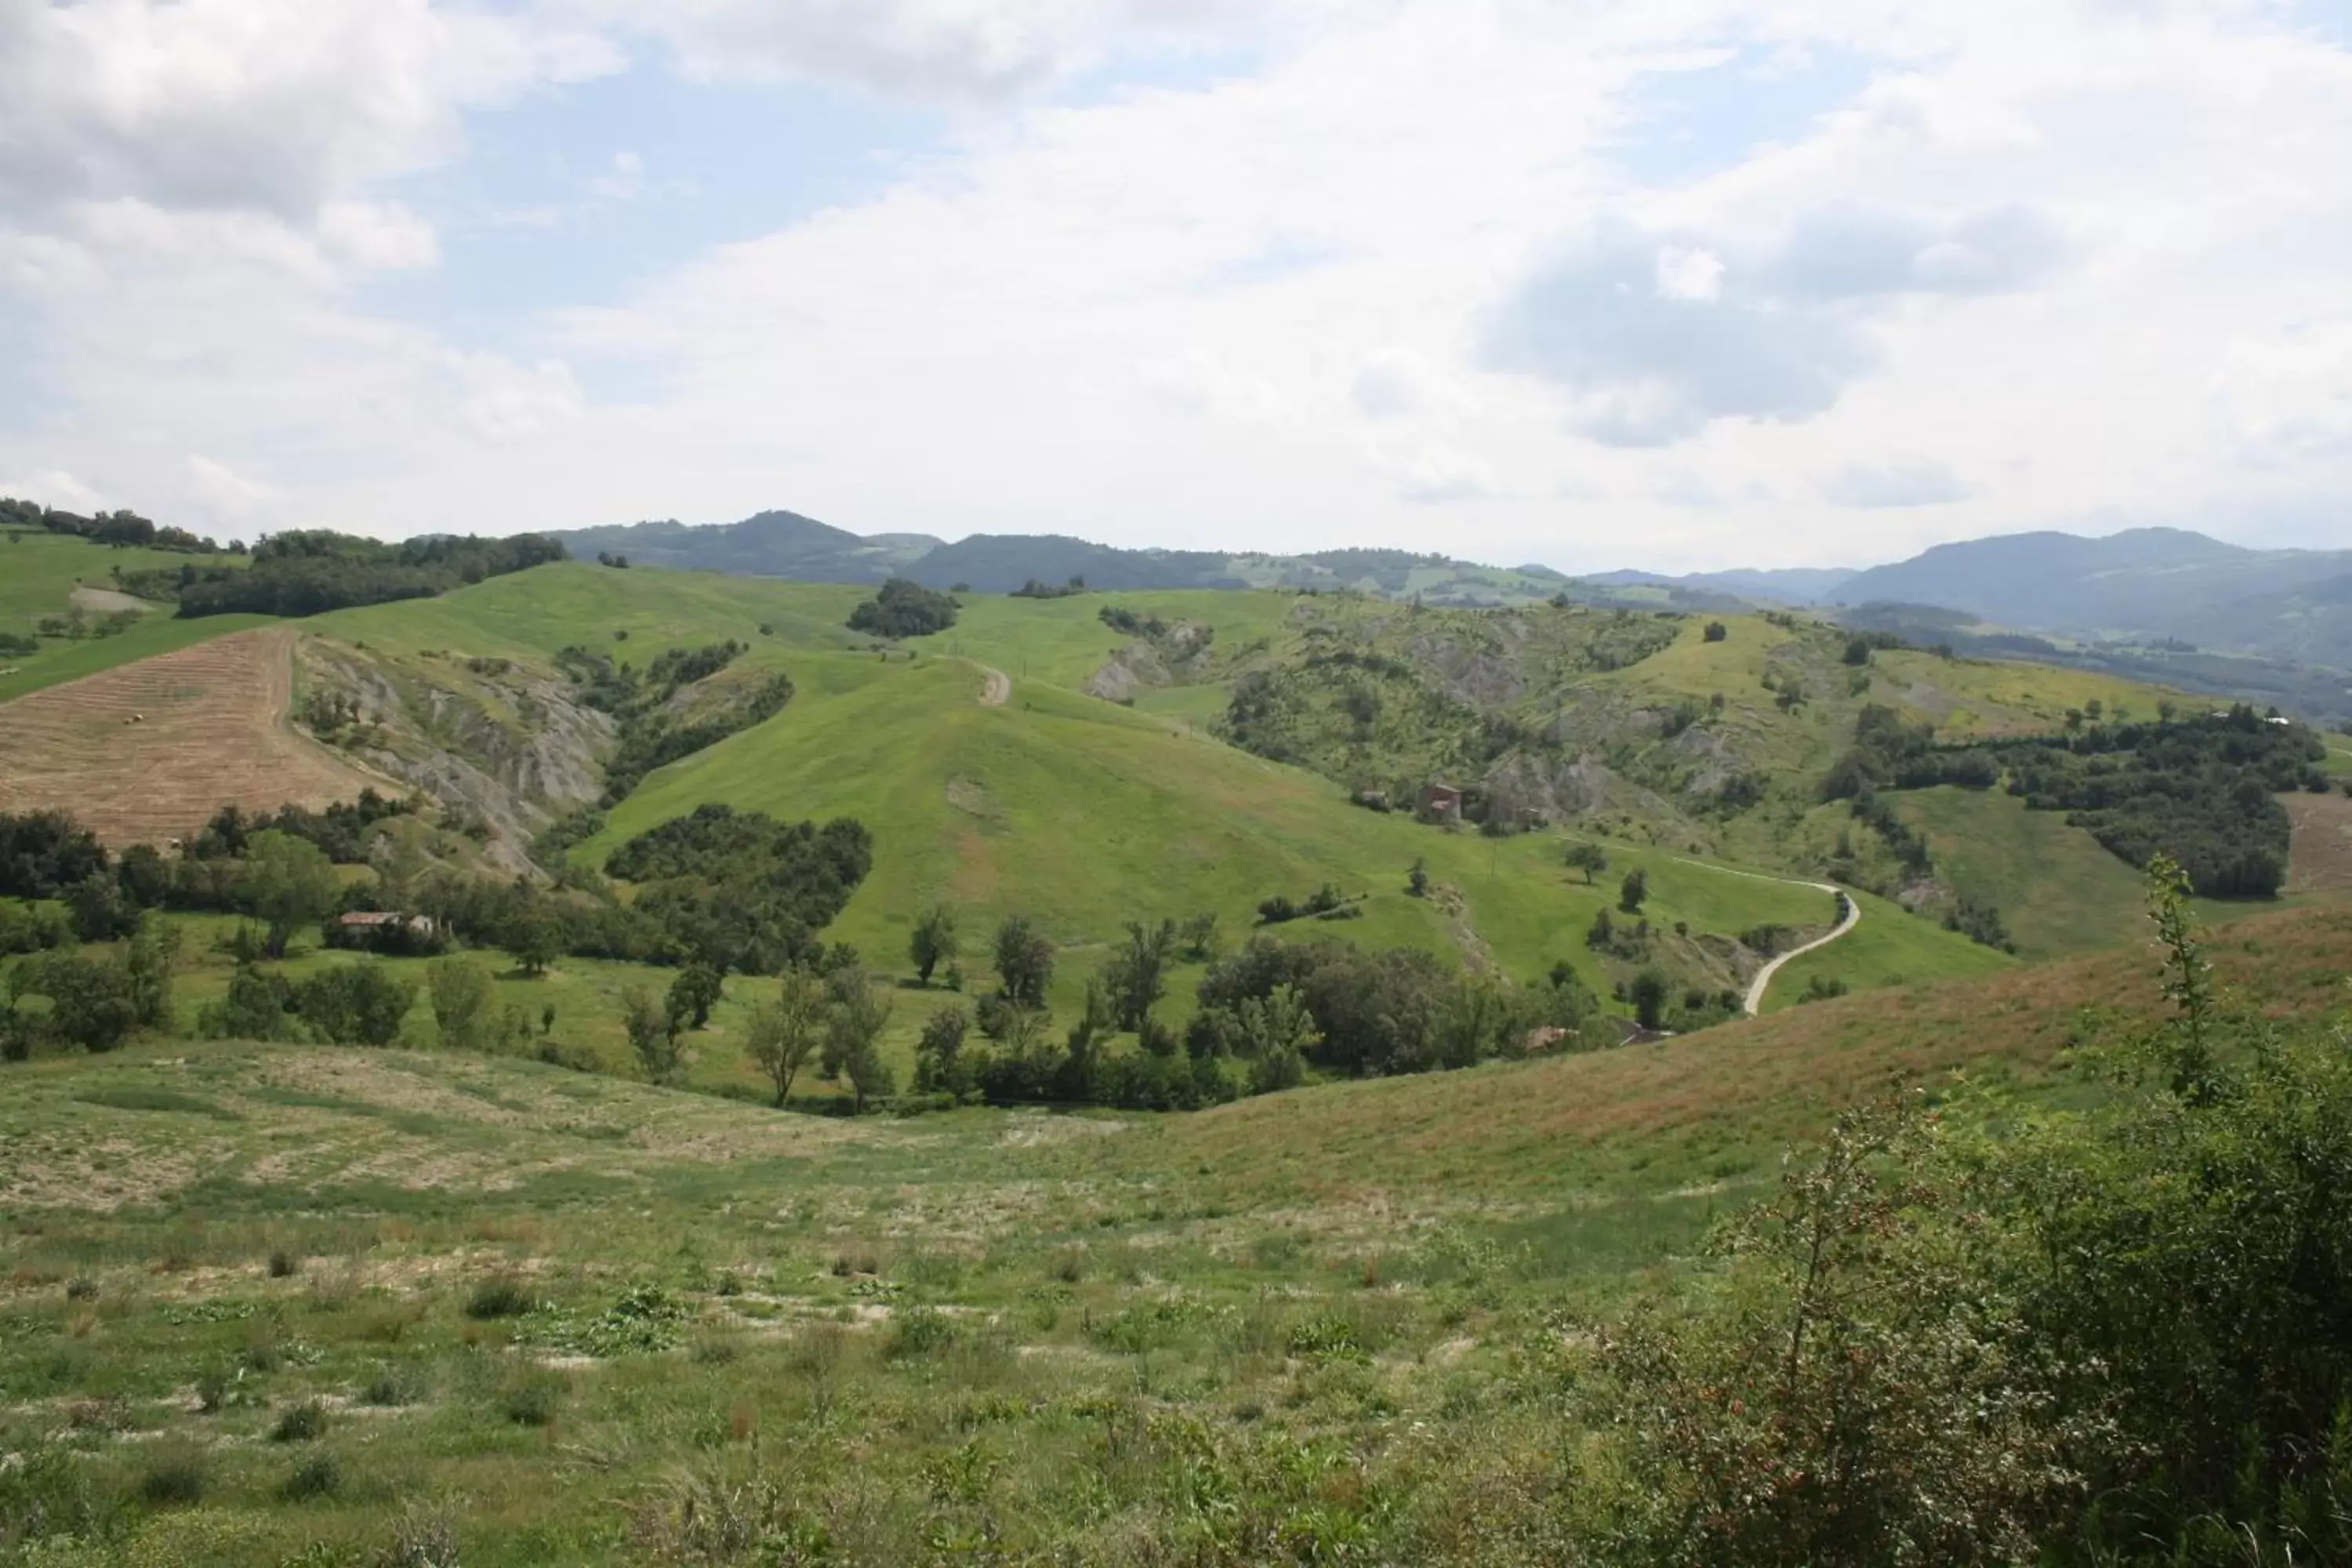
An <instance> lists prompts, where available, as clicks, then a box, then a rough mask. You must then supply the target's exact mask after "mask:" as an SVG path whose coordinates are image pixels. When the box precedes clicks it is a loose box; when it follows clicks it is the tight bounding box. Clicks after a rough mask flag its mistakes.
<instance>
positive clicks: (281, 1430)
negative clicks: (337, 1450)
mask: <svg viewBox="0 0 2352 1568" xmlns="http://www.w3.org/2000/svg"><path fill="white" fill-rule="evenodd" d="M326 1435H327V1407H326V1406H325V1405H321V1404H320V1403H319V1402H318V1401H317V1400H315V1399H306V1400H304V1401H303V1402H302V1403H301V1404H299V1405H289V1406H287V1408H286V1410H285V1411H284V1413H283V1414H281V1415H279V1416H278V1424H277V1425H276V1426H272V1427H271V1428H270V1429H269V1440H270V1441H271V1442H273V1443H311V1442H316V1441H317V1440H318V1439H319V1438H320V1437H323V1436H326Z"/></svg>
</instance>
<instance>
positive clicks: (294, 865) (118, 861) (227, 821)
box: [0, 797, 408, 957]
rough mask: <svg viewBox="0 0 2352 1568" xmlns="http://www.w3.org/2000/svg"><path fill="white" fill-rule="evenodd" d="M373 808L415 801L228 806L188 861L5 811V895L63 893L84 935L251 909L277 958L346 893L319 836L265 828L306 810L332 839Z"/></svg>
mask: <svg viewBox="0 0 2352 1568" xmlns="http://www.w3.org/2000/svg"><path fill="white" fill-rule="evenodd" d="M363 809H364V810H373V811H385V810H405V809H408V808H407V807H406V805H404V804H401V803H387V802H384V801H383V800H382V798H381V797H372V802H371V805H369V806H368V807H366V808H361V807H353V808H352V809H351V810H350V811H349V812H345V813H343V814H341V815H340V816H338V815H333V814H332V813H331V814H319V815H314V814H311V813H308V812H304V811H302V809H301V808H300V807H299V806H294V807H289V808H288V810H287V812H281V813H279V814H278V816H275V817H263V818H257V819H247V817H245V816H244V815H243V814H242V813H240V812H238V811H236V808H234V807H224V808H223V809H222V811H221V813H220V815H218V816H215V818H214V819H213V822H212V824H211V825H210V826H208V827H207V828H206V830H205V835H200V836H199V837H198V838H197V839H196V841H195V843H196V845H198V846H201V847H202V850H203V852H202V853H197V852H196V851H195V850H194V849H193V848H192V850H191V852H190V853H188V854H186V855H184V856H182V857H179V858H167V857H166V856H164V855H163V853H162V852H161V851H159V850H157V849H156V848H155V847H153V846H152V845H146V844H134V845H132V846H131V847H129V848H128V849H125V850H124V851H123V852H122V854H121V857H120V858H113V857H110V856H109V855H108V854H107V852H106V849H105V847H103V846H102V845H100V843H99V841H98V837H97V836H96V835H95V834H93V833H91V832H90V831H89V829H87V828H85V827H83V826H81V825H80V824H79V823H77V822H76V821H74V819H73V818H72V817H71V816H68V815H66V814H65V813H63V812H56V811H39V812H30V813H26V814H24V815H22V816H10V815H8V814H5V813H0V895H5V896H13V897H16V898H22V899H58V900H63V902H64V904H65V906H66V910H67V911H68V922H69V924H70V927H71V930H72V932H73V934H74V935H75V936H76V937H77V938H79V940H81V941H83V942H112V941H115V940H118V939H120V938H122V937H126V936H131V935H132V934H134V933H136V932H137V931H139V930H140V928H141V924H142V919H143V917H144V915H145V914H146V912H147V911H149V910H227V911H232V912H236V913H241V914H245V915H247V916H250V917H252V918H254V919H256V920H257V921H262V922H264V923H265V924H266V925H267V927H268V938H267V947H268V952H269V953H270V955H271V956H272V957H276V956H278V955H280V954H282V953H283V952H285V951H286V944H287V942H288V941H289V939H290V938H291V937H292V936H293V934H294V932H295V931H298V930H299V929H300V928H301V927H303V926H305V925H309V924H311V923H313V922H315V921H320V920H321V919H323V918H325V917H326V916H328V915H329V914H331V913H333V912H334V911H335V910H337V909H339V908H340V907H341V900H343V898H344V896H345V895H344V890H343V888H342V886H341V883H340V882H339V881H338V879H336V876H335V868H334V866H333V863H332V862H331V860H330V859H329V858H328V856H327V852H326V851H325V850H323V849H321V848H320V847H319V845H318V843H316V842H314V841H312V840H311V839H310V838H308V837H298V836H297V835H296V834H294V833H292V832H289V831H286V830H284V829H282V828H278V827H274V826H273V827H267V828H264V827H260V826H258V825H259V824H260V823H262V822H278V821H283V820H286V819H288V815H289V813H292V814H297V819H299V820H300V821H301V822H303V823H304V824H305V825H306V826H311V827H314V828H318V829H320V831H321V832H322V834H323V835H324V836H325V837H327V838H328V839H329V840H330V841H331V842H340V841H341V835H342V834H343V833H344V831H345V830H346V829H347V827H348V825H349V824H350V822H351V821H352V819H353V818H354V817H355V816H360V815H362V810H363ZM40 923H41V921H40V917H37V916H26V917H23V919H22V920H21V921H12V922H11V924H12V926H16V925H24V924H29V925H31V926H32V927H34V928H35V929H36V930H37V928H38V926H39V924H40ZM36 945H43V946H51V945H56V944H55V943H54V942H46V941H42V942H37V944H36Z"/></svg>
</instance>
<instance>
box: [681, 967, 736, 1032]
mask: <svg viewBox="0 0 2352 1568" xmlns="http://www.w3.org/2000/svg"><path fill="white" fill-rule="evenodd" d="M726 993H727V981H726V977H725V976H724V975H722V974H720V973H719V971H718V970H716V969H714V968H712V967H711V966H710V965H709V964H707V963H689V964H688V965H687V966H686V967H685V968H684V969H681V970H679V971H678V972H677V979H675V980H673V981H671V982H670V984H669V997H668V1000H667V1006H668V1008H669V1017H670V1023H671V1025H672V1026H674V1027H676V1028H677V1029H680V1030H686V1029H700V1028H705V1027H708V1026H709V1023H710V1010H711V1009H712V1008H713V1007H716V1006H718V1005H719V1002H720V1000H721V999H722V998H723V997H724V996H725V995H726Z"/></svg>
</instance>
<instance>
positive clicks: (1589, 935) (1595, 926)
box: [1584, 909, 1617, 952]
mask: <svg viewBox="0 0 2352 1568" xmlns="http://www.w3.org/2000/svg"><path fill="white" fill-rule="evenodd" d="M1616 942H1617V922H1616V921H1612V920H1611V919H1610V918H1609V911H1608V910H1605V909H1603V910H1594V911H1593V912H1592V928H1591V930H1590V931H1586V932H1585V933H1584V945H1585V946H1587V947H1589V948H1591V949H1592V950H1593V951H1594V952H1606V951H1607V950H1608V949H1609V948H1611V947H1612V946H1614V945H1615V944H1616Z"/></svg>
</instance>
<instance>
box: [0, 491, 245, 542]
mask: <svg viewBox="0 0 2352 1568" xmlns="http://www.w3.org/2000/svg"><path fill="white" fill-rule="evenodd" d="M0 526H5V527H16V528H37V529H41V530H43V531H47V532H49V533H62V534H66V535H68V536H70V537H72V538H76V539H87V540H89V541H90V542H92V543H95V544H111V545H116V546H121V547H128V546H131V545H137V546H140V547H142V548H143V549H148V550H177V551H185V552H188V553H190V554H192V555H214V554H218V553H219V552H220V549H221V547H220V546H219V545H218V544H216V543H215V542H213V541H211V540H209V539H204V538H200V537H198V536H197V535H195V534H193V533H190V532H189V531H187V530H186V529H184V528H168V527H162V526H158V525H157V524H155V523H153V522H151V521H148V520H147V519H146V518H143V517H142V516H140V515H139V514H138V513H137V512H135V511H128V510H117V511H102V512H100V513H99V514H98V515H97V516H95V517H81V516H79V515H77V514H76V513H73V512H69V511H63V510H58V509H57V508H54V507H45V506H43V505H41V504H40V503H39V502H38V501H29V500H16V499H15V498H14V497H10V496H0ZM228 548H229V551H230V552H232V553H235V554H240V555H241V554H243V553H244V552H245V546H244V545H243V544H241V543H232V544H230V545H229V547H228Z"/></svg>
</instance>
